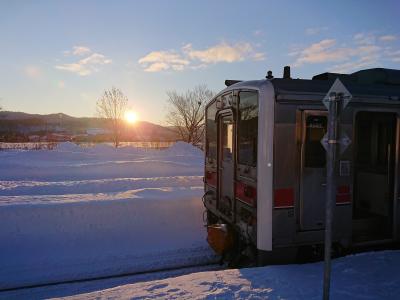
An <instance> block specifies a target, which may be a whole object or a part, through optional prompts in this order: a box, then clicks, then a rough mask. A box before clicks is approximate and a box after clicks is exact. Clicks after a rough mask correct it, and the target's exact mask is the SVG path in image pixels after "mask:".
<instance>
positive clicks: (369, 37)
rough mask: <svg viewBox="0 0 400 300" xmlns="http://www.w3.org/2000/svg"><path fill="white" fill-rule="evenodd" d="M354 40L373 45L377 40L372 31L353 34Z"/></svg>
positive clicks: (357, 42)
mask: <svg viewBox="0 0 400 300" xmlns="http://www.w3.org/2000/svg"><path fill="white" fill-rule="evenodd" d="M353 40H354V42H355V43H356V44H358V45H372V44H375V42H376V36H375V35H374V34H372V33H364V32H361V33H357V34H355V35H354V36H353Z"/></svg>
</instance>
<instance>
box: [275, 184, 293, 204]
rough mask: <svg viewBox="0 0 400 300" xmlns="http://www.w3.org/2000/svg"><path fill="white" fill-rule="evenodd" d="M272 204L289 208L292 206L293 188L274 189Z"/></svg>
mask: <svg viewBox="0 0 400 300" xmlns="http://www.w3.org/2000/svg"><path fill="white" fill-rule="evenodd" d="M274 206H275V208H290V207H293V206H294V190H293V189H292V188H288V189H276V190H275V191H274Z"/></svg>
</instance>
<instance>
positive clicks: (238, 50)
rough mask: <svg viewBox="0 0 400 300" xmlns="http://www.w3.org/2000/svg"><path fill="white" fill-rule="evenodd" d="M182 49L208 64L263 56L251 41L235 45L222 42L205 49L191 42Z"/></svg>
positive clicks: (194, 58) (193, 57)
mask: <svg viewBox="0 0 400 300" xmlns="http://www.w3.org/2000/svg"><path fill="white" fill-rule="evenodd" d="M182 50H183V52H184V53H185V54H186V55H187V56H188V57H189V58H191V59H192V60H199V61H201V62H203V63H206V64H215V63H219V62H227V63H232V62H237V61H243V60H245V59H254V58H256V59H257V60H259V59H260V58H261V56H262V53H255V52H254V49H253V46H252V45H251V44H250V43H237V44H233V45H230V44H227V43H220V44H218V45H215V46H212V47H209V48H206V49H203V50H195V49H193V47H192V45H191V44H187V45H186V46H184V47H183V48H182Z"/></svg>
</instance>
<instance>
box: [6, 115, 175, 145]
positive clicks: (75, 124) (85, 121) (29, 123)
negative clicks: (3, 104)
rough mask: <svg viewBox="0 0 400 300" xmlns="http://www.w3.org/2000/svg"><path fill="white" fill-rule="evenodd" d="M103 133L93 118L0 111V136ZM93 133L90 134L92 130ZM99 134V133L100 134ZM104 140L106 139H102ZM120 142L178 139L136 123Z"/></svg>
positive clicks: (102, 126)
mask: <svg viewBox="0 0 400 300" xmlns="http://www.w3.org/2000/svg"><path fill="white" fill-rule="evenodd" d="M93 128H95V129H96V128H99V129H104V130H105V131H107V129H108V125H107V121H106V120H104V119H102V118H95V117H92V118H91V117H82V118H77V117H72V116H69V115H66V114H64V113H55V114H47V115H41V114H29V113H24V112H12V111H0V134H3V135H4V134H10V133H13V134H14V133H15V134H16V133H18V134H25V135H33V134H36V135H44V134H48V133H63V134H68V135H71V136H75V135H81V136H82V135H85V134H87V133H88V132H90V131H91V130H90V129H93ZM92 131H93V130H92ZM101 131H102V130H99V132H101ZM104 138H105V139H107V137H106V136H104ZM124 139H127V140H130V141H175V140H178V136H177V134H176V132H175V130H174V129H173V128H169V127H164V126H160V125H156V124H153V123H150V122H146V121H137V122H136V123H135V124H134V125H128V124H127V126H126V127H125V128H124Z"/></svg>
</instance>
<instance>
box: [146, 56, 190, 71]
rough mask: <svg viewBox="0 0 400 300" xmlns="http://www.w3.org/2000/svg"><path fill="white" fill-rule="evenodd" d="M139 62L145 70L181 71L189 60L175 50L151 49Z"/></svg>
mask: <svg viewBox="0 0 400 300" xmlns="http://www.w3.org/2000/svg"><path fill="white" fill-rule="evenodd" d="M139 64H140V65H141V66H142V67H144V68H145V69H144V70H145V71H146V72H159V71H164V70H169V69H172V70H174V71H181V70H183V69H184V68H185V66H187V65H189V64H190V62H189V61H188V60H187V59H184V58H182V57H181V55H180V54H177V53H176V52H175V51H152V52H150V53H149V54H147V55H146V56H144V57H142V58H141V59H139Z"/></svg>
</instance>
